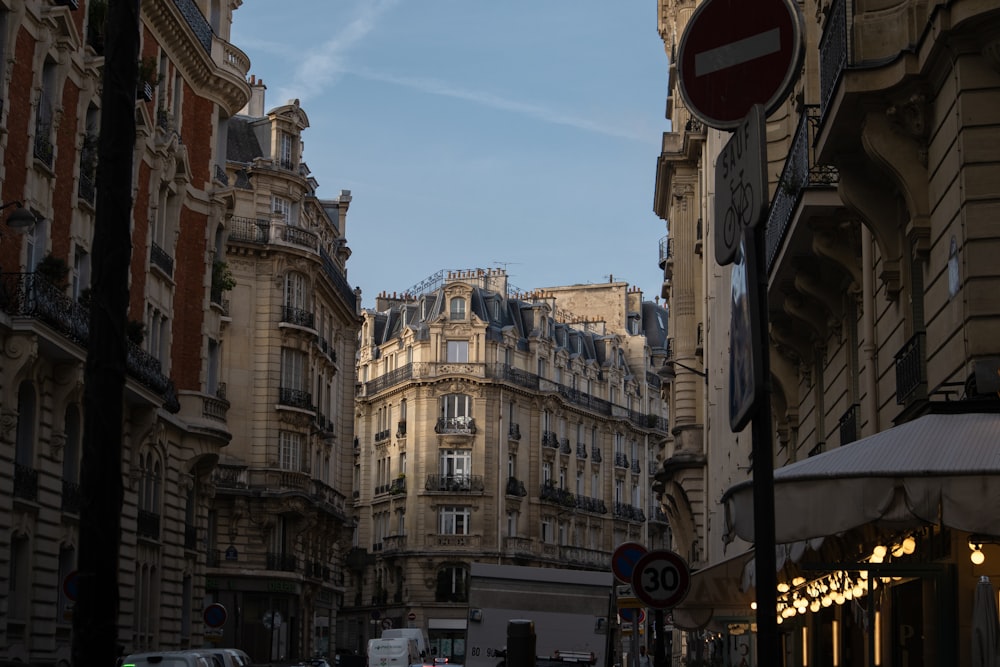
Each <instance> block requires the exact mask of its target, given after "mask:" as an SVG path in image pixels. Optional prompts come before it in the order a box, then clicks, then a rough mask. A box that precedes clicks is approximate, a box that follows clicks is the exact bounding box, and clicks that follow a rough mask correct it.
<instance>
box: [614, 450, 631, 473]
mask: <svg viewBox="0 0 1000 667" xmlns="http://www.w3.org/2000/svg"><path fill="white" fill-rule="evenodd" d="M615 467H616V468H624V469H626V470H628V467H629V464H628V457H627V456H625V453H624V452H615Z"/></svg>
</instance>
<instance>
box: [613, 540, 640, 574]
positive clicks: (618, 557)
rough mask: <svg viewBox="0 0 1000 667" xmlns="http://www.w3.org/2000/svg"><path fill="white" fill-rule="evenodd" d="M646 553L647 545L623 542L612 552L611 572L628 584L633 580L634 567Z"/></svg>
mask: <svg viewBox="0 0 1000 667" xmlns="http://www.w3.org/2000/svg"><path fill="white" fill-rule="evenodd" d="M645 553H646V547H644V546H643V545H641V544H639V543H638V542H622V543H621V544H619V545H618V548H617V549H615V552H614V553H613V554H611V572H612V573H614V575H615V579H617V580H618V581H620V582H622V583H623V584H627V583H629V582H630V581H632V569H633V568H634V567H635V564H636V563H637V562H638V561H639V559H640V558H642V557H643V555H645Z"/></svg>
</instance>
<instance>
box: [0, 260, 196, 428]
mask: <svg viewBox="0 0 1000 667" xmlns="http://www.w3.org/2000/svg"><path fill="white" fill-rule="evenodd" d="M0 310H2V311H3V312H5V313H7V314H8V315H11V316H14V317H27V318H33V319H36V320H38V321H40V322H44V323H45V324H47V325H49V326H50V327H51V328H52V329H54V330H55V331H56V332H57V333H59V334H60V335H62V336H64V337H65V338H66V339H68V340H70V341H72V342H73V343H76V344H78V345H81V346H82V347H84V348H86V347H87V344H88V342H89V339H90V310H89V309H88V308H87V307H86V306H84V305H83V304H82V303H80V302H79V301H77V300H76V299H72V298H70V297H68V296H67V295H66V293H65V292H64V291H63V290H61V289H59V288H58V287H56V286H54V285H53V284H52V283H50V282H49V281H48V280H46V279H45V278H44V277H42V276H41V275H40V274H35V273H3V274H0ZM79 360H80V361H81V362H82V361H83V356H82V355H81V357H80V359H79ZM126 368H127V371H128V374H129V376H131V377H132V378H133V379H134V380H136V381H137V382H139V383H140V384H141V385H143V386H145V387H146V388H147V389H150V390H152V391H154V392H156V393H157V394H159V395H160V396H161V397H162V398H163V400H164V407H165V408H166V409H167V410H169V411H170V412H174V413H176V412H177V411H178V410H179V409H180V405H179V404H178V403H177V395H176V393H175V390H174V386H173V382H171V381H170V378H168V377H166V376H165V375H163V373H162V372H161V370H160V368H161V366H160V361H159V360H158V359H156V358H155V357H153V356H152V355H150V354H149V353H148V352H146V351H145V350H143V349H141V348H139V347H138V346H137V345H135V344H134V343H132V342H128V343H127V357H126Z"/></svg>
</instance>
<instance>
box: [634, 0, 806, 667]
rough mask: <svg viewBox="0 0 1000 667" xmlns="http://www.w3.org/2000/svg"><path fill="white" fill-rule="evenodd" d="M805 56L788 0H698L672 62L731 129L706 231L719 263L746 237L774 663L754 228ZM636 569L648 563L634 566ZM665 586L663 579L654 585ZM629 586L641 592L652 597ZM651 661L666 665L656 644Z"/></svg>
mask: <svg viewBox="0 0 1000 667" xmlns="http://www.w3.org/2000/svg"><path fill="white" fill-rule="evenodd" d="M802 55H803V47H802V19H801V17H800V15H799V10H798V6H797V4H796V3H795V2H794V1H793V0H754V2H747V1H746V0H705V2H703V3H702V4H701V5H699V6H698V8H697V9H695V11H694V13H693V14H692V15H691V18H690V20H689V21H688V24H687V26H686V27H685V29H684V34H683V35H682V36H681V40H680V44H679V48H678V50H677V62H676V65H677V73H678V88H679V90H680V95H681V98H682V99H683V100H684V103H685V105H686V106H687V109H688V110H689V111H690V112H691V114H692V115H693V116H694V117H696V118H698V119H700V120H701V121H702V122H704V123H705V124H706V125H708V126H710V127H714V128H716V129H720V130H736V134H735V136H734V137H733V138H732V139H731V140H730V142H729V143H728V144H727V145H726V147H725V148H723V150H722V152H721V153H720V155H719V160H718V162H717V163H716V201H717V207H716V211H715V225H714V226H713V233H714V234H715V235H716V239H715V252H716V260H717V261H718V263H719V264H722V265H725V264H729V263H731V262H732V261H733V259H734V258H735V257H736V254H737V250H738V246H739V244H740V243H741V239H743V237H744V236H747V237H748V242H745V252H744V254H743V256H742V258H741V262H740V263H739V264H738V265H737V266H735V267H734V270H733V318H734V320H736V321H734V322H733V329H732V330H731V335H732V336H733V337H734V340H732V341H730V343H731V348H732V350H733V355H734V356H733V357H731V359H730V365H731V366H739V368H738V369H736V371H735V372H734V373H731V375H730V426H731V427H732V429H733V430H734V431H737V430H742V429H743V427H744V426H745V425H746V422H747V421H748V420H751V419H752V421H753V430H752V439H753V489H754V503H753V505H754V508H753V509H754V516H755V517H756V520H755V521H754V547H755V553H756V556H755V559H754V560H755V564H756V586H757V640H758V641H757V660H756V664H758V665H777V664H780V660H781V658H780V647H779V644H778V623H777V613H776V611H775V607H776V603H777V600H776V597H777V595H776V590H775V589H776V587H777V574H776V572H775V565H776V563H775V554H774V551H775V544H774V542H775V538H774V489H773V485H774V446H773V443H772V442H771V439H772V434H771V405H770V399H769V396H768V392H767V391H766V390H765V388H764V386H763V384H764V383H765V382H766V381H767V378H768V377H769V376H770V364H769V359H768V345H767V341H766V340H764V341H761V342H760V343H759V344H754V335H753V334H754V331H755V330H756V331H761V330H762V329H763V326H764V323H765V322H767V317H768V310H767V276H766V275H764V276H760V275H758V273H759V271H758V267H759V268H760V269H764V267H765V266H766V264H765V262H764V261H763V259H762V255H763V254H764V249H765V233H764V231H765V230H764V225H762V224H759V221H760V219H761V218H762V217H763V216H764V214H765V213H764V211H765V210H766V207H767V197H766V196H765V194H764V193H765V192H766V190H765V187H766V180H765V178H764V175H763V166H762V165H763V164H764V163H765V160H766V155H765V146H764V127H763V124H764V119H765V118H766V116H768V115H769V114H770V113H772V112H773V111H775V110H776V109H777V108H778V107H779V106H780V105H781V103H782V102H783V101H784V100H785V98H786V97H787V96H788V95H789V93H790V92H791V90H792V85H793V83H794V82H795V79H796V78H797V76H798V74H799V70H800V69H801V64H802ZM720 237H721V238H720ZM751 255H752V256H751ZM754 260H756V262H755V261H754ZM755 263H756V266H755ZM755 296H756V297H757V298H756V299H755V298H754V297H755ZM755 302H756V303H755ZM754 327H756V329H755V328H754ZM759 337H762V336H759ZM641 566H645V563H639V564H637V565H636V569H637V570H638V569H639V568H640V567H641ZM636 574H639V572H637V573H636ZM670 583H673V582H672V580H671V579H670V578H669V576H668V577H667V578H666V579H664V580H662V581H661V582H660V584H661V585H663V586H665V585H667V584H670ZM634 587H635V588H636V595H638V596H639V597H640V598H641V597H642V595H644V594H647V593H649V591H644V592H643V593H640V591H639V588H638V587H636V586H634ZM657 625H658V626H659V625H660V621H659V619H657ZM654 664H655V665H656V667H665V666H666V664H667V662H666V658H665V656H664V655H663V651H662V646H661V644H660V643H659V642H657V646H656V659H655V662H654Z"/></svg>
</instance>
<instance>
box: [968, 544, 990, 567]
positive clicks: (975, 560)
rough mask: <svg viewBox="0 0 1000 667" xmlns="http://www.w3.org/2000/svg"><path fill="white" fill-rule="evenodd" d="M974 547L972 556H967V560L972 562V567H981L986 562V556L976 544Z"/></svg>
mask: <svg viewBox="0 0 1000 667" xmlns="http://www.w3.org/2000/svg"><path fill="white" fill-rule="evenodd" d="M976 547H977V548H976V550H975V551H973V552H972V554H971V555H970V556H969V559H970V560H971V561H972V564H973V565H982V564H983V563H984V562H985V561H986V556H985V555H984V554H983V552H982V551H981V550H980V549H979V548H978V547H979V545H978V544H977V545H976Z"/></svg>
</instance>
